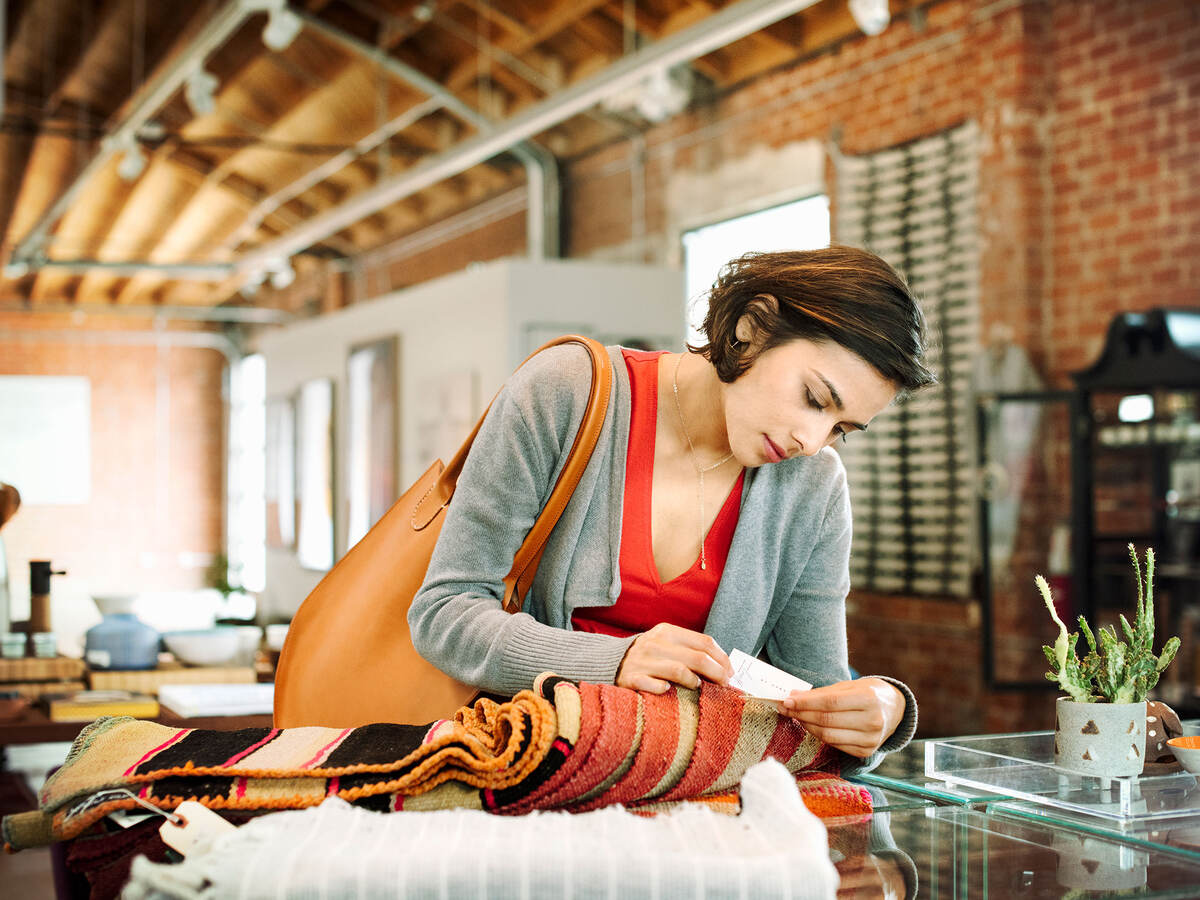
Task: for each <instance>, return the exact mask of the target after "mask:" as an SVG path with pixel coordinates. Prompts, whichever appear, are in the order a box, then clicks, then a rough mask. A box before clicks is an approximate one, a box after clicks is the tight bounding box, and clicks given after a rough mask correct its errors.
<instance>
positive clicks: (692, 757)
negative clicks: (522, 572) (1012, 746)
mask: <svg viewBox="0 0 1200 900" xmlns="http://www.w3.org/2000/svg"><path fill="white" fill-rule="evenodd" d="M768 757H770V758H774V759H777V760H779V761H780V762H782V763H784V765H785V766H786V768H787V769H788V770H789V771H791V772H793V773H804V772H819V773H821V775H822V778H821V779H818V780H817V781H814V782H813V783H812V784H811V785H809V786H808V788H807V789H804V788H803V786H802V791H801V793H802V794H804V795H805V796H807V797H808V798H809V799H810V800H811V801H812V802H813V803H814V809H815V810H816V811H817V812H818V814H823V815H831V814H838V815H842V814H847V813H852V812H864V811H869V810H870V795H869V794H867V793H866V792H865V791H864V790H863V789H862V788H858V787H855V786H853V785H849V783H848V782H844V781H842V780H841V779H838V778H837V774H838V772H840V769H841V764H842V762H843V760H845V759H846V757H845V756H844V755H843V754H842V753H840V751H836V750H834V749H833V748H831V747H829V746H827V745H825V744H823V743H822V742H821V741H819V740H818V739H817V738H816V737H814V736H813V735H811V734H809V733H808V732H807V731H806V730H805V729H804V728H803V726H801V725H800V724H798V723H797V722H795V721H794V720H793V719H790V718H787V717H786V716H780V715H779V714H778V713H777V712H776V711H775V709H774V706H773V705H772V704H769V703H764V702H762V701H757V700H753V699H749V698H747V697H745V696H744V695H743V694H741V693H739V692H737V691H734V690H731V689H729V688H725V687H722V686H720V685H716V684H711V683H708V682H705V683H704V684H703V686H702V687H701V688H700V689H699V690H687V689H674V688H673V689H671V690H669V691H667V692H666V693H664V694H658V695H656V694H648V693H644V692H639V691H633V690H628V689H625V688H618V687H615V686H613V685H604V684H590V683H587V682H582V683H577V682H573V681H569V680H567V679H563V678H559V677H558V676H555V675H551V674H547V675H544V676H542V677H541V678H539V679H538V683H537V685H535V690H534V691H522V692H521V693H519V694H517V695H516V696H515V697H514V698H513V699H512V700H511V701H508V702H505V703H496V702H495V701H492V700H488V699H482V700H479V701H477V702H476V703H475V705H474V706H469V707H463V708H462V709H460V710H459V711H458V712H457V713H456V715H455V717H454V719H452V720H442V721H439V722H435V723H433V724H431V725H427V726H413V725H391V724H375V725H365V726H361V727H359V728H347V729H337V728H319V727H307V728H292V729H262V728H258V729H244V730H241V731H231V732H222V731H203V730H198V729H180V728H171V727H168V726H164V725H158V724H155V723H153V722H145V721H140V720H136V719H130V718H108V719H100V720H98V721H96V722H95V723H93V724H92V725H90V726H88V727H87V728H85V729H84V730H83V732H81V733H80V735H79V737H78V738H77V739H76V741H75V744H74V745H73V746H72V748H71V751H70V753H69V755H68V757H67V761H66V762H65V763H64V764H63V766H62V767H61V768H60V769H59V770H58V771H57V772H55V774H54V775H53V776H51V778H49V779H48V780H47V781H46V784H45V785H44V787H43V789H42V794H41V809H40V810H39V811H37V812H34V813H24V814H18V815H16V816H7V817H5V819H4V822H3V837H4V840H5V842H6V844H7V845H9V846H10V847H12V848H13V849H20V848H22V847H28V846H36V845H38V844H43V843H47V842H49V841H52V840H66V839H70V838H73V837H75V836H77V835H79V834H82V833H83V832H84V831H86V830H87V829H88V828H90V827H91V826H92V825H93V824H94V823H96V822H97V821H98V820H100V819H101V818H103V817H104V816H105V815H107V814H108V813H110V812H113V811H116V810H120V809H132V808H134V807H136V806H139V805H145V804H150V805H152V806H156V807H159V808H161V809H174V808H175V807H176V806H178V805H179V804H180V803H182V802H183V801H185V800H189V799H193V800H198V801H200V802H201V803H203V804H204V805H206V806H208V807H210V808H212V809H218V810H245V811H262V810H273V809H300V808H305V807H309V806H315V805H317V804H319V803H320V802H321V801H322V800H324V799H325V798H326V797H328V796H338V797H340V798H342V799H343V800H347V801H350V802H353V803H355V804H357V805H359V806H363V807H365V808H367V809H372V810H376V811H381V812H382V811H397V810H435V809H453V808H473V809H484V810H487V811H489V812H495V813H501V814H519V813H525V812H530V811H532V810H539V809H540V810H545V809H566V810H571V811H575V812H580V811H584V810H589V809H595V808H598V807H601V806H609V805H613V804H617V803H620V804H624V805H626V806H629V807H643V808H644V811H645V812H660V811H662V810H663V809H665V808H668V807H669V805H670V804H672V803H678V802H680V801H694V800H705V801H707V802H709V804H710V806H712V807H713V808H715V809H721V808H725V809H726V811H733V812H736V794H735V793H734V792H735V791H736V788H737V785H738V783H739V782H740V781H741V779H742V776H743V775H744V774H745V772H746V770H747V769H748V768H749V767H750V766H751V765H753V764H754V763H756V762H758V761H760V760H762V759H766V758H768ZM830 779H834V781H830ZM831 784H836V785H837V786H838V789H837V790H831V788H830V785H831Z"/></svg>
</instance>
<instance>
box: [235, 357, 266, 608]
mask: <svg viewBox="0 0 1200 900" xmlns="http://www.w3.org/2000/svg"><path fill="white" fill-rule="evenodd" d="M266 386H267V366H266V362H265V361H264V360H263V357H262V354H261V353H255V354H253V355H252V356H246V357H243V358H242V359H241V360H239V361H238V362H237V363H235V364H234V365H233V366H232V368H231V369H230V379H229V388H230V390H229V393H230V411H229V413H230V414H229V468H228V471H229V476H228V477H229V486H228V491H229V507H228V516H229V518H228V523H227V533H228V535H229V568H230V581H232V582H233V583H234V584H241V586H242V587H243V588H245V589H246V590H248V591H261V590H262V589H263V588H264V587H265V586H266V582H267V538H266V518H267V516H266V490H265V487H266V474H265V466H264V461H265V457H266V434H265V426H266Z"/></svg>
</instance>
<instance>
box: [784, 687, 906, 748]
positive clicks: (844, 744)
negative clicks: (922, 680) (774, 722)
mask: <svg viewBox="0 0 1200 900" xmlns="http://www.w3.org/2000/svg"><path fill="white" fill-rule="evenodd" d="M779 705H780V712H782V713H783V714H784V715H786V716H790V717H791V718H793V719H795V720H796V721H797V722H800V723H801V724H802V725H804V727H805V728H807V729H808V730H809V731H811V732H812V733H813V734H815V735H816V736H817V737H819V738H820V739H821V740H823V741H824V742H825V743H827V744H829V745H830V746H833V747H837V748H838V749H839V750H844V751H845V752H846V753H849V754H850V755H851V756H858V757H864V756H870V755H871V754H872V753H874V752H875V751H876V750H878V749H879V746H880V745H881V744H882V743H883V742H884V741H886V740H887V739H888V738H889V737H891V735H892V732H893V731H895V730H896V726H897V725H899V724H900V720H901V719H902V718H903V717H904V695H903V694H902V693H900V691H899V690H897V689H896V687H895V686H894V685H891V684H888V683H887V682H886V681H884V680H883V679H882V678H856V679H854V680H853V681H839V682H837V683H836V684H830V685H826V686H825V687H818V688H812V689H811V690H808V691H792V693H791V694H790V695H789V696H788V698H787V699H786V700H783V701H782V702H781V703H780V704H779Z"/></svg>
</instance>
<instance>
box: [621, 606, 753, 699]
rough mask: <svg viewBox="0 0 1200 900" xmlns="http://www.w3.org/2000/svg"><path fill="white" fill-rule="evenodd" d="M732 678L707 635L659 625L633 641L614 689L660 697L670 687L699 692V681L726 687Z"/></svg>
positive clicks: (721, 653)
mask: <svg viewBox="0 0 1200 900" xmlns="http://www.w3.org/2000/svg"><path fill="white" fill-rule="evenodd" d="M732 675H733V665H732V664H731V663H730V662H729V657H728V656H726V655H725V651H724V650H722V649H721V648H720V647H719V646H718V645H717V642H716V641H714V640H713V639H712V638H711V637H709V636H708V635H707V634H701V633H700V632H698V631H689V630H688V629H687V628H680V627H679V626H678V625H671V624H668V623H667V622H660V623H659V624H658V625H655V626H654V627H653V628H651V629H650V630H649V631H644V632H642V633H641V634H639V635H638V636H637V637H636V638H634V639H633V643H632V644H630V645H629V649H628V650H627V651H626V652H625V658H624V659H623V660H621V667H620V668H619V669H618V670H617V686H618V687H626V688H633V689H634V690H638V691H648V692H650V693H651V694H661V693H663V692H664V691H666V690H667V688H669V687H670V686H671V685H672V684H678V685H680V686H682V687H686V688H698V687H700V679H701V678H707V679H708V680H709V681H715V682H717V683H718V684H725V683H726V682H728V681H729V679H730V677H731V676H732Z"/></svg>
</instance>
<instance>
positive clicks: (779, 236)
mask: <svg viewBox="0 0 1200 900" xmlns="http://www.w3.org/2000/svg"><path fill="white" fill-rule="evenodd" d="M828 244H829V198H828V197H827V196H825V195H824V194H817V195H815V196H812V197H805V198H804V199H803V200H795V201H793V202H791V203H784V204H782V205H781V206H773V207H771V208H770V209H763V210H759V211H758V212H753V213H749V214H747V215H744V216H738V217H736V218H733V219H726V220H725V221H724V222H717V223H716V224H715V225H705V226H704V227H702V228H695V229H692V230H691V231H686V232H684V234H683V259H684V272H685V277H686V283H685V286H686V290H687V327H688V332H687V333H688V341H689V342H690V343H693V344H694V343H696V342H697V341H699V340H700V323H702V322H703V321H704V314H705V313H706V312H707V311H708V303H707V300H706V296H707V292H708V289H709V288H710V287H712V284H713V282H714V281H715V280H716V278H717V273H718V272H720V271H721V267H722V266H724V265H725V263H727V262H729V261H730V260H731V259H734V258H736V257H738V256H741V255H742V254H743V253H748V252H749V251H751V250H763V251H771V250H811V249H814V248H816V247H825V246H828Z"/></svg>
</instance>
